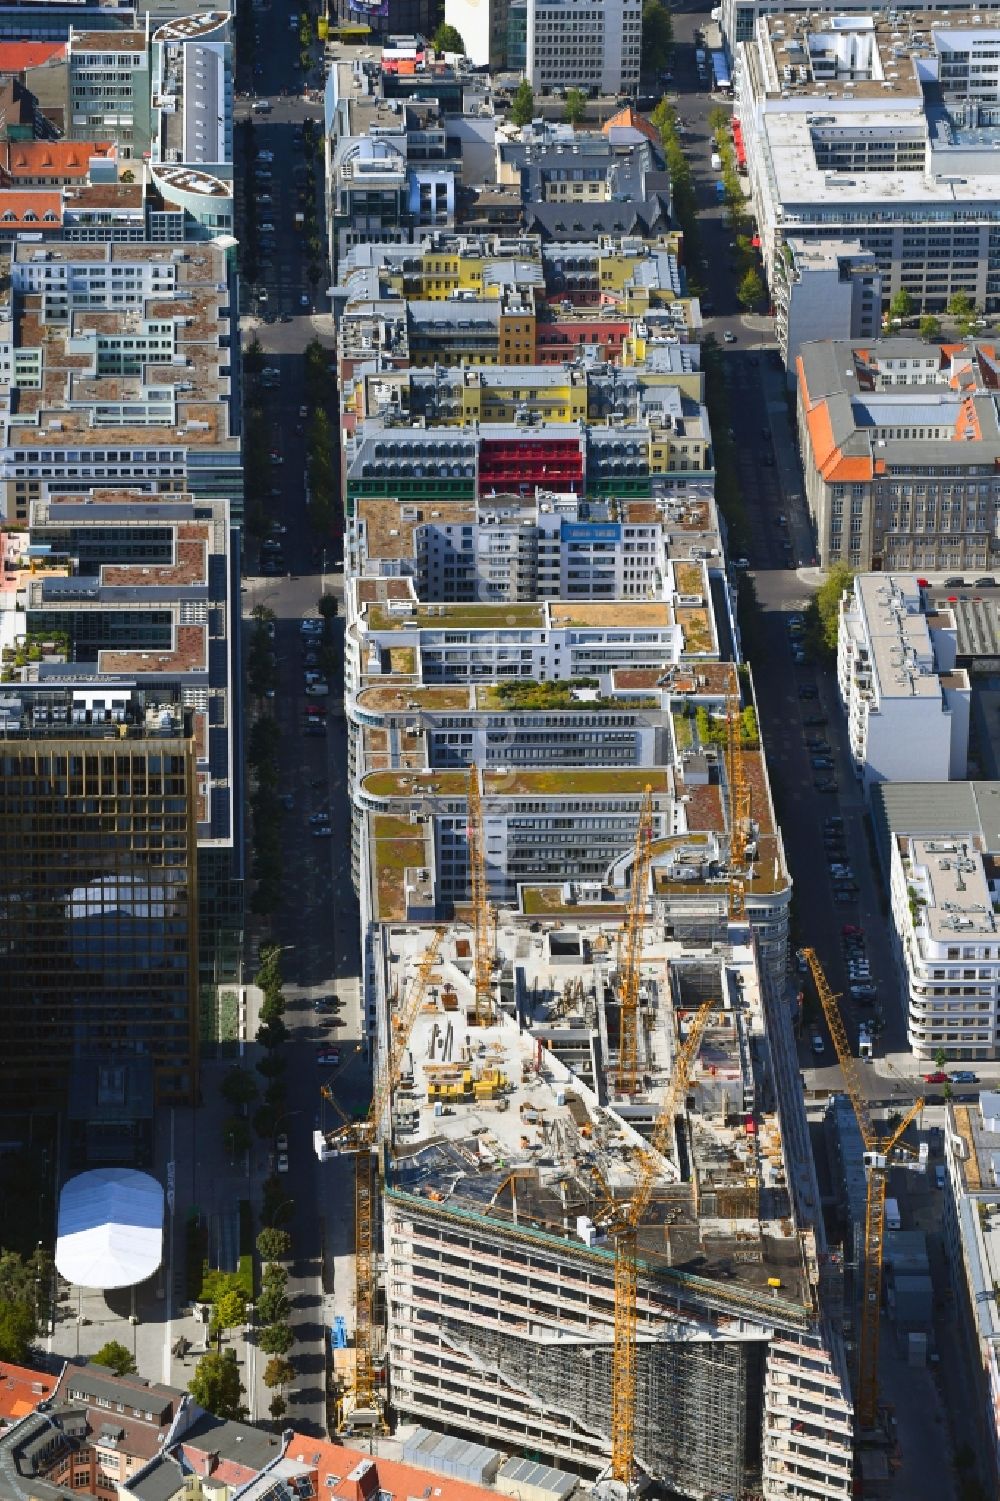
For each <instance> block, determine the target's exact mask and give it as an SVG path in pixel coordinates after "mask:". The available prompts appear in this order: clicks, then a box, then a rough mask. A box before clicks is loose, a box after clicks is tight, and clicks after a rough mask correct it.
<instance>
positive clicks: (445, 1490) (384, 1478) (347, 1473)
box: [285, 1433, 497, 1501]
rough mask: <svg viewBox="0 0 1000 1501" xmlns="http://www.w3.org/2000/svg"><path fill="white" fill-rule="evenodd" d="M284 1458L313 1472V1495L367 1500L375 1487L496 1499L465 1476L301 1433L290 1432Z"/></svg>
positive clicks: (442, 1497) (446, 1500)
mask: <svg viewBox="0 0 1000 1501" xmlns="http://www.w3.org/2000/svg"><path fill="white" fill-rule="evenodd" d="M285 1458H286V1459H291V1460H299V1461H300V1462H301V1463H303V1464H306V1465H308V1466H309V1467H310V1468H311V1469H312V1471H313V1473H314V1474H315V1475H316V1477H317V1478H316V1483H315V1486H314V1489H315V1493H316V1495H317V1496H323V1497H327V1498H336V1501H371V1498H373V1497H374V1496H376V1495H377V1494H378V1492H379V1491H388V1492H389V1493H390V1495H392V1496H396V1497H404V1496H423V1495H424V1494H425V1492H426V1491H428V1490H430V1492H431V1495H432V1496H433V1501H497V1497H496V1492H495V1491H489V1490H486V1489H485V1488H484V1487H483V1486H481V1485H472V1484H470V1483H469V1482H468V1481H465V1480H452V1479H450V1478H449V1477H448V1476H447V1475H439V1474H437V1472H436V1471H429V1470H421V1469H418V1468H417V1466H416V1465H404V1464H398V1463H397V1462H396V1461H395V1460H390V1459H381V1458H378V1459H373V1458H372V1456H371V1455H370V1454H365V1453H364V1452H363V1451H362V1450H361V1449H347V1448H341V1447H340V1445H339V1444H330V1443H324V1442H322V1441H321V1440H320V1439H315V1438H312V1437H310V1436H309V1435H308V1434H304V1433H293V1434H292V1436H291V1439H290V1440H289V1443H288V1447H287V1448H286V1450H285Z"/></svg>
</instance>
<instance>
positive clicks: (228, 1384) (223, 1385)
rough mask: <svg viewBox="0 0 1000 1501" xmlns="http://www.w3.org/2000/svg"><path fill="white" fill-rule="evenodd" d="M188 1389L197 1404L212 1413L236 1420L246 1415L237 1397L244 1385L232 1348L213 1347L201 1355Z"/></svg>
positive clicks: (241, 1402)
mask: <svg viewBox="0 0 1000 1501" xmlns="http://www.w3.org/2000/svg"><path fill="white" fill-rule="evenodd" d="M188 1390H189V1391H190V1393H191V1395H192V1397H193V1398H194V1400H195V1401H196V1402H197V1404H198V1406H199V1407H203V1408H204V1409H205V1411H206V1412H212V1413H214V1414H215V1416H216V1417H219V1418H229V1419H231V1420H233V1421H235V1422H239V1421H241V1420H242V1419H244V1418H246V1416H247V1409H246V1407H245V1405H244V1403H243V1401H242V1400H241V1399H242V1397H243V1392H244V1387H243V1383H242V1382H241V1381H240V1368H239V1366H238V1365H237V1363H236V1351H235V1350H224V1351H222V1353H221V1354H217V1353H216V1352H215V1351H214V1350H213V1351H210V1352H209V1353H208V1354H207V1355H203V1356H202V1358H201V1359H200V1360H199V1362H198V1364H197V1365H196V1366H195V1368H194V1372H193V1374H192V1376H191V1380H190V1382H189V1383H188Z"/></svg>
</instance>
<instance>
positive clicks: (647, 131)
mask: <svg viewBox="0 0 1000 1501" xmlns="http://www.w3.org/2000/svg"><path fill="white" fill-rule="evenodd" d="M612 125H625V126H631V127H632V129H633V130H641V131H642V134H643V135H644V136H646V138H647V139H648V140H650V141H652V142H653V144H654V146H658V145H659V144H660V136H659V132H658V131H657V129H656V127H655V126H654V125H650V123H649V121H648V120H647V119H646V117H645V115H640V114H639V113H638V112H637V111H636V110H634V109H633V108H632V106H631V105H630V104H626V106H625V108H624V109H620V110H618V111H617V113H615V114H613V115H610V116H609V117H608V119H606V120H605V122H604V124H603V125H602V126H601V129H602V130H603V132H604V134H605V135H607V134H608V131H609V130H610V129H611V127H612Z"/></svg>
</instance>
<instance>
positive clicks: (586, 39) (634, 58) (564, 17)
mask: <svg viewBox="0 0 1000 1501" xmlns="http://www.w3.org/2000/svg"><path fill="white" fill-rule="evenodd" d="M641 42H642V6H641V4H640V0H528V3H527V6H526V14H525V62H524V72H525V75H526V77H527V78H528V80H529V82H530V84H531V86H532V88H533V89H535V90H536V92H538V93H542V94H551V93H553V92H556V91H561V90H564V89H567V88H577V89H582V90H583V91H584V92H585V93H589V94H595V95H596V94H600V95H605V96H606V95H609V94H620V93H622V94H630V93H634V92H635V90H636V89H637V88H638V85H639V63H640V51H641Z"/></svg>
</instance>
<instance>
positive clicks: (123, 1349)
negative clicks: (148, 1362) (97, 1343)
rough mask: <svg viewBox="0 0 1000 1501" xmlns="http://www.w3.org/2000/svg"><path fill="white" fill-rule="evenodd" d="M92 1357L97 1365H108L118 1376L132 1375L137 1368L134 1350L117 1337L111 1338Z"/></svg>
mask: <svg viewBox="0 0 1000 1501" xmlns="http://www.w3.org/2000/svg"><path fill="white" fill-rule="evenodd" d="M90 1358H91V1360H92V1361H93V1362H94V1364H95V1365H106V1366H107V1367H108V1369H109V1370H111V1371H114V1373H115V1375H116V1376H131V1375H132V1374H133V1373H134V1371H135V1369H136V1365H135V1359H134V1358H133V1355H132V1351H131V1350H130V1349H129V1348H128V1346H127V1345H123V1344H122V1343H121V1342H120V1340H117V1339H109V1340H108V1342H107V1344H106V1345H102V1346H101V1348H100V1349H99V1350H98V1352H97V1354H96V1355H92V1356H91V1357H90Z"/></svg>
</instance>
